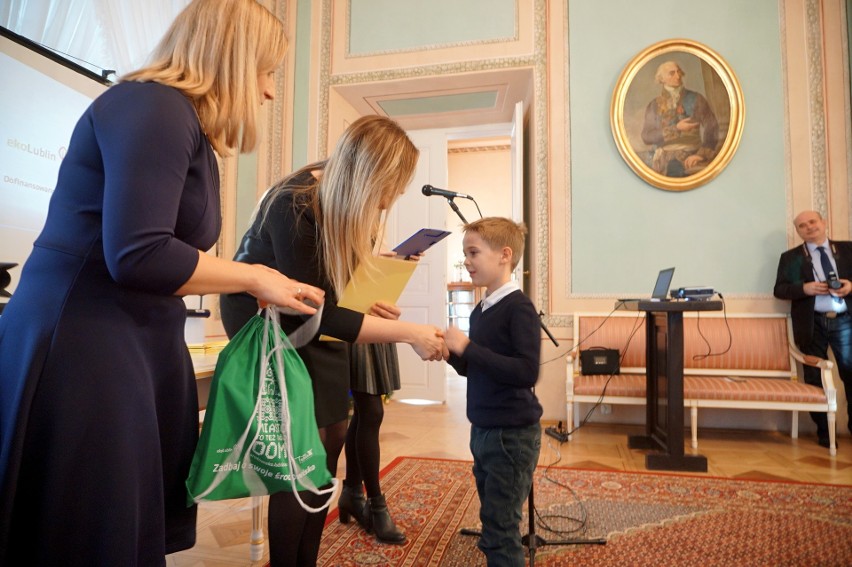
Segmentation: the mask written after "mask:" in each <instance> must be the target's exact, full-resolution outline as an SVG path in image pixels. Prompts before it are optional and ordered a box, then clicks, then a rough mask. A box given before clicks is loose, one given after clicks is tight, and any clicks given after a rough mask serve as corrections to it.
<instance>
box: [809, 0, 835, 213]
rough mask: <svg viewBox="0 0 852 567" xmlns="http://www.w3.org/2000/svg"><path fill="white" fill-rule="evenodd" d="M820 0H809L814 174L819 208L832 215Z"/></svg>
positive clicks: (818, 209) (816, 202) (810, 99)
mask: <svg viewBox="0 0 852 567" xmlns="http://www.w3.org/2000/svg"><path fill="white" fill-rule="evenodd" d="M821 4H822V3H821V2H820V0H807V11H806V22H805V34H806V38H807V61H808V103H809V110H810V115H811V116H810V118H811V131H810V134H811V176H812V180H811V181H812V191H813V201H814V205H815V209H816V210H817V211H818V212H819V213H820V214H821V215H822V216H823V218H830V216H829V214H828V213H829V211H828V172H827V169H826V131H825V93H824V92H823V81H824V78H823V55H822V44H823V33H822V22H821V20H822V7H821Z"/></svg>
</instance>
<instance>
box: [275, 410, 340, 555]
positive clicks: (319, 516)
mask: <svg viewBox="0 0 852 567" xmlns="http://www.w3.org/2000/svg"><path fill="white" fill-rule="evenodd" d="M319 432H320V439H322V444H323V447H325V452H326V458H327V459H326V466H327V467H328V472H330V473H331V476H332V478H333V477H334V476H335V475H336V474H337V460H338V458H339V457H340V450H341V449H342V448H343V443H344V441H345V440H346V421H339V422H337V423H335V424H332V425H329V426H328V427H321V428H320V430H319ZM323 488H325V487H323ZM299 496H300V497H301V498H302V500H304V501H305V504H307V505H309V506H310V507H312V508H318V507H319V506H321V505H322V504H323V503H324V502H325V501H326V500H327V499H328V495H327V494H326V495H322V496H318V495H316V494H313V493H312V492H308V491H301V492H299ZM327 514H328V509H327V508H326V509H325V510H323V511H322V512H316V513H312V512H306V511H305V510H304V509H302V506H301V505H300V504H299V502H298V501H297V500H296V496H295V495H294V494H293V493H292V492H289V491H284V492H278V493H276V494H273V495H271V496H270V497H269V512H268V514H267V515H268V523H269V559H270V566H271V567H312V566H314V565H316V564H317V555H318V554H319V546H320V539H322V529H323V527H324V526H325V517H326V515H327Z"/></svg>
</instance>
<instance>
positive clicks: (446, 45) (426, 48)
mask: <svg viewBox="0 0 852 567" xmlns="http://www.w3.org/2000/svg"><path fill="white" fill-rule="evenodd" d="M351 14H352V0H347V1H346V37H350V38H351V37H352V16H351ZM519 28H520V24H519V17H518V2H517V0H516V1H515V29H514V31H513V35H511V36H509V37H495V38H491V39H482V40H472V41H458V42H451V43H435V44H431V45H418V46H417V47H410V48H405V49H386V50H381V51H372V52H367V53H352V52H351V51H350V50H349V45H350V44H349V43H348V42H347V44H346V58H347V59H357V58H363V57H376V56H378V55H398V54H402V53H416V52H418V51H433V50H435V49H448V48H453V47H474V46H480V45H490V44H493V43H506V42H509V41H518V38H519V37H520V31H519Z"/></svg>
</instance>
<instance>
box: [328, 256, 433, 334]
mask: <svg viewBox="0 0 852 567" xmlns="http://www.w3.org/2000/svg"><path fill="white" fill-rule="evenodd" d="M416 267H417V262H415V261H411V260H400V259H398V258H390V257H385V256H376V257H375V258H373V266H372V267H371V268H370V269H368V268H367V266H365V265H363V264H362V265H360V266H358V268H356V269H355V273H354V274H352V279H351V280H349V283H348V284H347V285H346V289H344V290H343V293H342V294H341V296H340V299H339V300H338V302H337V304H338V305H339V306H340V307H346V308H347V309H352V310H353V311H358V312H360V313H366V312H367V311H369V310H370V307H372V306H373V304H374V303H376V302H378V301H382V302H385V303H390V304H393V305H396V302H397V301H399V296H400V295H402V290H404V289H405V286H406V285H407V284H408V281H409V280H410V279H411V275H412V274H413V273H414V269H415V268H416ZM320 340H321V341H335V340H337V339H335V338H332V337H328V336H325V335H322V336H320Z"/></svg>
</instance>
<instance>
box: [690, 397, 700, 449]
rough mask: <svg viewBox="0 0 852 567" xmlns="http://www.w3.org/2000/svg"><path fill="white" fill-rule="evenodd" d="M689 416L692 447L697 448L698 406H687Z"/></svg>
mask: <svg viewBox="0 0 852 567" xmlns="http://www.w3.org/2000/svg"><path fill="white" fill-rule="evenodd" d="M689 417H690V421H691V422H692V448H693V449H698V406H696V405H693V406H692V407H691V408H689Z"/></svg>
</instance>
